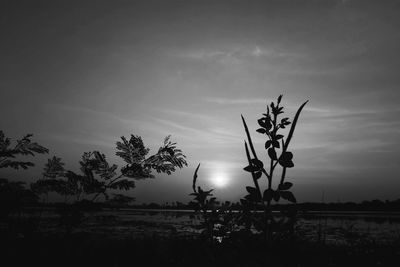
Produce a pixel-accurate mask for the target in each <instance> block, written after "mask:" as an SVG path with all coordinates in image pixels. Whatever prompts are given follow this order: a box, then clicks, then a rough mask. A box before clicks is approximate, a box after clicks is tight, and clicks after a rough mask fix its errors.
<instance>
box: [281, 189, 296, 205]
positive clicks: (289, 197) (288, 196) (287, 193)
mask: <svg viewBox="0 0 400 267" xmlns="http://www.w3.org/2000/svg"><path fill="white" fill-rule="evenodd" d="M280 195H281V197H282V198H283V199H286V200H288V201H290V202H293V203H296V202H297V201H296V198H295V197H294V195H293V193H292V192H290V191H280Z"/></svg>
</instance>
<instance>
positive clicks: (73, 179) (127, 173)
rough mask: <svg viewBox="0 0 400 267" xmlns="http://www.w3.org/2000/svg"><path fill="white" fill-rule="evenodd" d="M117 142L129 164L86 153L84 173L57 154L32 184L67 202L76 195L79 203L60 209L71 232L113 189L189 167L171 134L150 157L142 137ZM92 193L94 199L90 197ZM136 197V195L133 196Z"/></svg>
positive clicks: (83, 158)
mask: <svg viewBox="0 0 400 267" xmlns="http://www.w3.org/2000/svg"><path fill="white" fill-rule="evenodd" d="M121 139H122V142H119V141H118V142H117V143H116V144H117V147H116V148H117V152H116V155H117V156H119V157H121V158H122V159H123V160H124V161H125V163H126V165H125V166H123V167H122V168H120V170H119V174H118V166H117V165H116V164H112V165H111V164H110V163H108V161H107V160H106V157H105V155H104V154H102V153H100V152H99V151H93V152H85V153H83V155H82V159H81V160H80V161H79V165H80V173H76V172H74V171H71V170H66V169H65V168H64V163H63V162H62V160H61V158H58V157H56V156H54V157H53V158H51V159H49V160H48V162H47V164H46V165H45V167H44V172H43V177H42V179H39V180H38V181H36V182H35V183H33V184H32V185H31V188H32V190H34V191H35V192H37V193H38V194H48V192H56V193H58V194H60V195H63V196H64V197H65V201H66V202H67V201H68V200H69V198H71V197H73V198H75V199H73V200H74V201H75V203H73V204H71V205H60V206H59V209H58V212H59V214H60V215H61V218H60V222H61V223H62V224H63V225H64V226H66V229H67V232H70V231H71V230H72V228H73V227H76V226H78V225H79V224H80V223H82V221H83V219H84V214H83V211H85V210H88V209H91V208H93V207H94V206H93V203H94V201H95V200H96V199H97V198H98V197H99V196H100V195H103V196H104V197H105V199H106V200H108V199H109V191H110V190H125V191H128V190H130V189H133V188H134V187H135V182H134V180H141V179H146V178H154V175H153V174H152V171H153V170H155V171H156V172H158V173H166V174H168V175H169V174H171V173H172V172H174V171H175V170H176V168H183V167H184V166H187V162H186V157H185V155H183V153H182V151H181V150H180V149H178V148H177V147H176V143H173V142H171V141H170V136H167V137H166V138H165V139H164V143H163V145H162V146H161V147H160V148H159V149H158V151H157V153H156V154H154V155H151V156H149V157H147V158H146V155H147V154H148V153H149V149H148V148H146V147H145V146H144V144H143V141H142V139H141V137H140V136H134V135H131V138H130V139H129V140H127V139H126V138H125V137H121ZM89 196H91V198H90V200H88V199H87V198H88V197H89ZM128 198H129V197H127V196H123V195H121V194H119V195H118V196H117V199H116V200H119V201H120V202H121V201H122V200H125V201H126V200H127V199H128ZM129 199H130V200H133V199H132V198H129Z"/></svg>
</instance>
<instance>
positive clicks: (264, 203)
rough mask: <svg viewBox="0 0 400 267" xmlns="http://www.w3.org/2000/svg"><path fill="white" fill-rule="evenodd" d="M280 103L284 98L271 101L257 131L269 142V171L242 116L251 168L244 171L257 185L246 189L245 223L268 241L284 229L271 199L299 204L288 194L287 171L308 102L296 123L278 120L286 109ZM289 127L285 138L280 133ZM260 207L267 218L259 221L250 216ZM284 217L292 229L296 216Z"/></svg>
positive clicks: (291, 161) (289, 184)
mask: <svg viewBox="0 0 400 267" xmlns="http://www.w3.org/2000/svg"><path fill="white" fill-rule="evenodd" d="M281 100H282V95H280V96H279V97H278V100H277V102H276V103H274V102H271V104H270V105H269V106H267V113H264V114H263V115H264V116H263V117H262V118H260V119H258V124H259V126H260V128H258V129H257V132H258V133H260V134H262V135H264V136H265V137H266V138H267V141H266V142H265V149H266V150H267V153H268V157H269V165H268V167H269V169H268V171H267V170H266V168H265V167H264V166H265V165H264V163H263V162H262V161H261V160H260V159H259V158H258V156H257V153H256V151H255V149H254V145H253V142H252V139H251V135H250V133H249V129H248V127H247V124H246V121H245V119H244V117H243V116H242V121H243V126H244V129H245V132H246V135H247V142H246V141H245V142H244V143H245V144H244V145H245V151H246V156H247V160H248V166H246V167H245V168H244V170H245V171H247V172H250V173H251V175H252V178H253V183H254V187H252V186H247V187H246V190H247V192H248V193H249V194H248V195H246V197H245V199H242V200H241V202H242V204H243V207H244V208H243V213H244V214H245V216H244V219H245V220H246V225H247V228H249V227H250V226H251V225H253V226H254V227H255V228H256V229H258V230H262V231H263V232H264V233H265V235H266V238H267V239H270V238H271V235H272V232H273V228H281V229H282V228H285V226H284V220H283V219H281V220H279V221H277V220H276V219H275V218H274V216H272V212H271V202H272V200H274V201H276V202H278V201H279V200H280V199H281V198H282V199H285V200H288V201H290V202H292V203H296V198H295V196H294V195H293V193H292V192H291V191H289V190H290V189H291V188H292V186H293V184H292V182H288V181H285V178H286V172H287V169H288V168H292V167H294V163H293V153H292V152H290V151H289V150H288V149H289V144H290V141H291V139H292V137H293V133H294V130H295V127H296V124H297V120H298V118H299V115H300V113H301V111H302V109H303V107H304V106H305V105H306V103H307V102H308V101H306V102H304V103H303V104H302V105H301V106H300V108H299V109H298V110H297V112H296V115H295V117H294V119H293V122H290V121H289V118H287V117H284V118H282V119H280V120H279V119H278V117H279V115H280V114H283V107H282V106H280V103H281ZM270 108H271V109H270ZM290 124H291V127H290V130H289V133H288V135H287V138H286V139H285V136H284V135H282V134H281V133H279V132H280V130H281V129H285V128H286V127H288V126H289V125H290ZM249 146H250V149H249ZM250 151H251V153H250ZM278 165H279V166H280V167H281V168H282V173H281V177H280V181H279V184H278V187H277V188H276V189H273V188H272V181H273V178H274V171H275V169H276V168H277V167H278ZM262 175H265V176H266V178H267V181H268V187H267V188H266V189H265V190H264V191H262V189H261V188H260V185H259V183H258V180H259V179H260V178H261V177H262ZM260 208H262V209H263V210H264V218H259V217H258V216H255V215H254V214H252V213H251V210H256V209H260ZM285 215H286V217H287V218H288V221H287V222H286V224H287V225H289V226H290V225H293V218H294V216H293V214H288V213H286V214H285Z"/></svg>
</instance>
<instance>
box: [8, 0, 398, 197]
mask: <svg viewBox="0 0 400 267" xmlns="http://www.w3.org/2000/svg"><path fill="white" fill-rule="evenodd" d="M399 29H400V2H399V1H378V0H376V1H353V0H347V1H343V0H342V1H339V0H332V1H330V0H326V1H323V0H298V1H244V0H241V1H233V0H232V1H200V0H199V1H190V0H185V1H175V0H171V1H148V0H146V1H104V0H98V1H86V0H84V1H58V0H56V1H54V0H52V1H50V0H48V1H1V3H0V40H1V41H0V101H1V105H0V114H1V116H0V129H1V130H3V131H4V132H5V134H6V135H7V136H9V137H12V138H13V140H15V139H18V138H20V137H21V136H22V135H24V134H26V133H32V134H34V140H35V141H37V142H39V143H40V144H42V145H43V146H45V147H47V148H49V150H50V153H49V154H48V155H39V156H36V157H35V159H34V161H35V163H36V166H35V167H34V168H32V169H30V170H27V171H18V172H15V171H13V170H9V169H7V170H6V169H2V170H0V177H3V178H9V179H14V180H24V181H27V182H32V181H36V180H37V179H39V178H40V176H41V175H40V173H41V171H42V168H43V165H44V163H45V162H46V160H47V158H49V157H51V156H53V155H56V156H59V157H61V158H63V160H64V162H66V167H67V168H69V169H77V168H78V161H79V159H80V157H81V155H82V153H83V152H85V151H93V150H100V151H101V152H103V153H104V154H105V155H106V156H107V158H108V159H109V160H110V162H114V163H117V164H119V165H120V166H121V165H122V164H123V162H122V161H121V160H120V159H119V158H117V157H116V156H115V152H116V149H115V142H116V141H118V140H119V138H120V136H130V134H135V135H140V136H142V138H143V141H144V143H145V144H146V145H147V146H148V147H149V148H151V152H156V150H157V149H158V147H159V146H160V145H161V144H162V141H163V139H164V137H165V136H167V135H172V140H173V141H175V142H177V143H178V146H179V147H180V148H181V149H182V150H183V152H184V154H186V156H187V160H188V163H189V164H188V167H187V168H184V169H182V170H178V171H177V172H175V173H174V174H172V175H170V176H167V175H156V178H155V179H148V180H142V181H138V182H137V183H136V188H135V189H133V190H132V191H130V192H129V193H128V194H129V195H131V196H135V197H136V199H137V201H138V202H139V203H140V202H158V203H163V202H171V201H183V202H187V201H189V200H190V198H191V197H189V196H188V194H189V193H190V192H191V183H192V177H193V172H194V170H195V168H196V166H197V164H198V163H201V167H200V170H199V173H198V174H199V178H198V183H199V185H201V186H202V187H204V188H214V189H215V191H214V192H215V194H214V195H215V196H216V197H218V198H219V199H222V200H230V201H238V200H239V199H240V198H242V197H244V196H245V195H246V190H245V186H247V185H252V179H251V177H250V175H249V173H246V172H245V171H243V167H245V166H246V165H247V164H246V155H245V151H244V139H245V138H246V136H245V132H244V130H243V125H242V122H241V118H240V115H241V114H243V116H244V117H245V118H246V120H247V123H248V125H249V128H250V131H251V134H252V136H253V139H254V141H255V146H256V150H257V152H258V154H259V156H260V158H262V159H264V160H265V161H266V160H267V157H268V156H267V154H266V153H265V150H264V142H265V138H264V137H263V136H262V135H260V134H258V133H257V132H256V131H255V130H256V129H257V119H258V118H260V117H261V116H262V113H264V112H265V111H266V107H267V104H268V103H270V102H271V101H273V100H275V99H276V98H277V97H278V96H279V95H280V94H283V99H282V104H283V105H284V106H285V111H286V113H285V114H286V115H288V116H289V117H290V118H293V116H294V114H295V112H296V110H297V108H298V107H299V106H300V105H301V104H302V103H303V102H304V101H306V100H309V103H308V104H307V105H306V107H305V108H304V110H303V112H302V114H301V116H300V119H299V122H298V124H297V128H296V132H295V134H294V137H293V139H292V143H291V149H290V150H291V151H292V152H293V154H294V164H295V167H294V168H291V169H289V170H288V173H287V181H291V182H293V183H294V187H293V190H292V191H293V193H294V194H295V195H296V197H297V199H298V201H299V202H306V201H322V200H323V201H326V202H336V201H341V202H344V201H362V200H372V199H376V198H379V199H383V200H385V199H389V200H394V199H398V198H400V194H399V189H400V177H399V172H400V164H399V163H400V162H399V156H398V154H399V153H400V137H399V136H400V135H399V134H400V121H399V116H400V107H399V103H400V88H399V85H400V52H399V47H400V30H399ZM263 179H264V180H263V182H262V183H261V184H262V185H264V186H265V184H266V181H265V177H264V178H263Z"/></svg>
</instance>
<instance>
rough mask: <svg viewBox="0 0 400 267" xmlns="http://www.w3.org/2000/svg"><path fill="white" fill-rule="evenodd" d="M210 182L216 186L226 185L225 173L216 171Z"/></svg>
mask: <svg viewBox="0 0 400 267" xmlns="http://www.w3.org/2000/svg"><path fill="white" fill-rule="evenodd" d="M211 182H212V183H213V184H214V185H215V186H216V187H220V188H221V187H225V186H227V185H228V182H229V179H228V177H227V174H226V173H216V174H215V175H213V176H212V178H211Z"/></svg>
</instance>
